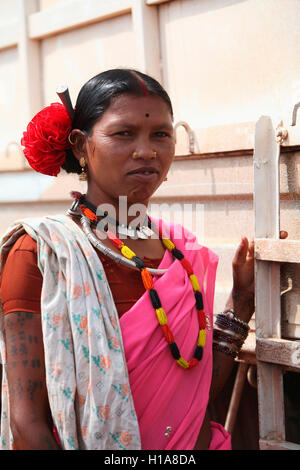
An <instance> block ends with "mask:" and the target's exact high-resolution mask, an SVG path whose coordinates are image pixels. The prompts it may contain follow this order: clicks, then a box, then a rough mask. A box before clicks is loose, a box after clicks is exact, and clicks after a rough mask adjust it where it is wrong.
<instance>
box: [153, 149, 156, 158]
mask: <svg viewBox="0 0 300 470" xmlns="http://www.w3.org/2000/svg"><path fill="white" fill-rule="evenodd" d="M153 156H154V158H156V157H157V152H155V151H154V150H153Z"/></svg>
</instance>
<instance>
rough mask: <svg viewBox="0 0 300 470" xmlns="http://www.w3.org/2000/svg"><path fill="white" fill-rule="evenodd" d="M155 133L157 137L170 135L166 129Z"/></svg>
mask: <svg viewBox="0 0 300 470" xmlns="http://www.w3.org/2000/svg"><path fill="white" fill-rule="evenodd" d="M155 135H156V137H170V134H169V133H168V132H164V131H159V132H155Z"/></svg>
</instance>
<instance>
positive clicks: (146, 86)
mask: <svg viewBox="0 0 300 470" xmlns="http://www.w3.org/2000/svg"><path fill="white" fill-rule="evenodd" d="M124 93H129V94H133V95H138V96H143V95H145V94H146V93H149V94H153V95H157V96H159V97H161V98H162V99H163V100H164V102H165V103H166V105H167V106H168V108H169V110H170V113H171V116H172V119H173V109H172V103H171V100H170V98H169V95H168V94H167V92H166V91H165V90H164V88H163V87H162V86H161V85H160V83H159V82H158V81H157V80H155V79H154V78H152V77H150V76H149V75H146V74H144V73H142V72H139V71H137V70H132V69H112V70H107V71H105V72H102V73H99V74H98V75H96V76H95V77H93V78H91V79H90V80H89V81H88V82H87V83H85V85H83V87H82V88H81V90H80V92H79V95H78V97H77V101H76V105H75V112H74V117H73V121H72V129H80V130H81V131H84V132H85V133H86V134H87V135H89V134H90V133H91V131H92V128H93V126H94V124H95V123H96V122H97V121H98V119H100V118H101V116H102V115H103V114H104V112H105V111H106V110H107V109H108V107H109V105H110V104H111V102H112V99H113V98H116V97H118V96H120V95H122V94H124ZM66 154H67V155H66V161H65V163H64V164H63V165H62V168H63V169H64V170H65V171H66V172H67V173H78V174H80V173H81V167H80V165H79V162H78V160H77V158H75V156H74V154H73V152H72V150H71V149H68V150H67V152H66Z"/></svg>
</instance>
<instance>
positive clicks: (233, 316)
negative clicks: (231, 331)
mask: <svg viewBox="0 0 300 470" xmlns="http://www.w3.org/2000/svg"><path fill="white" fill-rule="evenodd" d="M222 313H223V314H224V315H226V316H227V317H228V318H230V320H233V321H236V322H237V323H239V324H240V325H242V326H244V327H245V328H247V329H248V330H249V325H248V323H246V322H245V321H243V320H241V319H240V318H238V317H237V316H236V314H235V311H234V309H233V308H229V309H227V310H224V311H223V312H222Z"/></svg>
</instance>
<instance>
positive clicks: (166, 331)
mask: <svg viewBox="0 0 300 470" xmlns="http://www.w3.org/2000/svg"><path fill="white" fill-rule="evenodd" d="M80 210H81V212H82V214H83V215H84V216H85V217H87V218H88V219H89V220H90V221H91V222H93V221H96V220H97V219H98V218H97V216H96V214H95V213H94V211H93V210H92V205H91V204H90V203H89V207H87V205H86V200H85V198H84V196H82V197H81V198H80ZM105 233H106V234H107V236H108V238H109V239H110V241H111V242H112V243H113V245H114V246H115V247H117V248H118V250H120V252H121V254H122V255H123V256H124V257H125V258H127V259H129V260H131V261H133V262H134V264H135V266H136V267H137V268H138V269H139V271H140V273H141V278H142V282H143V285H144V287H145V289H146V291H147V292H148V293H149V296H150V300H151V304H152V307H153V309H154V310H155V313H156V317H157V320H158V323H159V325H160V327H161V330H162V333H163V335H164V337H165V339H166V342H167V343H168V345H169V348H170V351H171V354H172V356H173V358H174V359H175V360H176V362H177V364H178V365H179V366H181V367H182V368H183V369H191V368H192V367H195V366H196V365H197V364H198V363H199V361H200V360H201V359H202V355H203V348H204V346H205V342H206V315H205V312H204V305H203V297H202V293H201V291H200V287H199V282H198V279H197V277H196V275H195V274H194V272H193V268H192V265H191V263H190V262H189V261H188V260H186V259H185V258H184V255H183V253H182V252H181V251H180V250H178V249H177V248H176V246H175V245H174V243H173V242H172V241H171V240H170V239H168V238H166V237H164V236H163V233H162V230H161V228H160V227H159V230H158V233H159V237H160V239H161V241H162V243H163V245H164V246H165V247H166V248H167V250H169V252H170V253H171V254H172V255H173V256H174V258H176V259H177V260H178V261H180V263H181V265H182V266H183V268H184V269H185V270H186V272H187V275H188V276H189V279H190V282H191V284H192V287H193V291H194V295H195V301H196V308H197V312H198V324H199V333H198V340H197V345H196V348H195V351H194V356H193V357H192V359H190V360H189V361H187V360H185V359H184V358H183V357H182V356H181V354H180V351H179V348H178V346H177V344H176V342H175V339H174V336H173V333H172V331H171V329H170V327H169V325H168V319H167V316H166V312H165V311H164V309H163V308H162V305H161V301H160V298H159V295H158V292H157V290H156V289H155V288H154V283H153V277H152V275H151V273H150V272H149V270H148V269H147V267H146V266H145V263H144V261H143V260H142V259H141V258H140V257H139V256H137V255H136V254H135V253H134V251H132V250H131V249H130V248H129V247H128V246H126V245H125V244H124V243H123V242H122V241H121V240H120V239H119V238H118V237H117V236H116V235H115V234H114V233H112V232H111V231H109V230H106V231H105Z"/></svg>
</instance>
